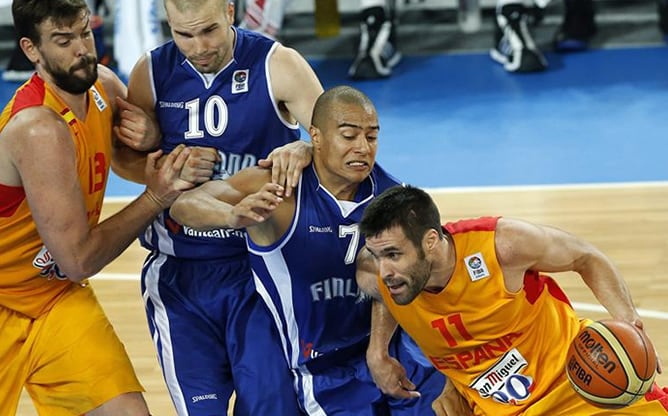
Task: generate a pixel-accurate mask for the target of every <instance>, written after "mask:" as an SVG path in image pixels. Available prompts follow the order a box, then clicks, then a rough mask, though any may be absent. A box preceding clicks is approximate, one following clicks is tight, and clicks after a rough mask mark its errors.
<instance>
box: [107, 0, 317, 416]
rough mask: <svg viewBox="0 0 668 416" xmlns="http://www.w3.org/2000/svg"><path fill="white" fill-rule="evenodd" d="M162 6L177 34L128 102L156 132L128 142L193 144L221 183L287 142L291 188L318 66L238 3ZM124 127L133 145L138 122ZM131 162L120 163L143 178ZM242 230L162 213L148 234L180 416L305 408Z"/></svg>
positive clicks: (153, 304)
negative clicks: (201, 225)
mask: <svg viewBox="0 0 668 416" xmlns="http://www.w3.org/2000/svg"><path fill="white" fill-rule="evenodd" d="M165 10H166V15H167V21H168V23H169V25H170V28H171V33H172V37H173V40H172V41H170V42H167V43H166V44H164V45H163V46H160V47H158V48H156V49H154V50H152V51H150V52H149V53H147V54H146V55H145V56H144V57H142V58H141V59H140V60H139V61H138V63H137V64H136V65H135V68H134V69H133V71H132V73H131V75H130V79H129V87H128V88H129V93H128V101H129V102H130V103H131V104H133V105H136V106H138V107H140V108H141V109H142V110H143V111H144V112H145V113H146V114H147V115H148V116H149V118H150V119H153V120H155V122H156V124H157V126H159V132H157V133H159V134H154V133H156V132H154V131H151V130H150V129H149V130H147V131H144V132H143V133H142V134H138V135H137V137H135V139H136V141H137V143H135V146H133V147H134V148H135V149H140V150H148V149H150V148H152V147H153V146H157V145H159V146H160V147H161V148H162V149H163V150H165V151H167V152H169V151H170V150H171V149H173V148H175V147H176V146H177V145H179V144H181V143H185V144H186V145H188V146H193V147H197V149H199V150H198V152H199V153H200V155H201V157H200V159H199V162H198V163H199V164H198V165H196V166H191V167H192V168H193V170H192V171H194V172H195V173H194V174H195V175H196V176H198V177H199V178H200V180H199V182H202V181H206V180H209V179H210V178H211V176H212V175H211V172H212V169H213V178H214V179H225V178H227V177H228V176H230V175H232V174H234V173H235V172H236V171H238V170H240V169H242V168H244V167H248V166H254V165H256V164H258V161H260V160H261V159H263V158H267V157H268V155H270V153H271V152H272V151H273V150H274V149H275V148H277V147H282V146H283V145H286V144H287V146H286V147H282V148H281V150H280V151H276V152H274V153H271V155H270V156H269V157H270V158H271V160H272V161H273V163H274V166H275V167H277V170H276V172H277V175H276V178H275V179H276V181H277V182H278V183H283V184H285V185H286V186H287V187H288V188H289V189H290V187H292V186H294V184H295V183H296V181H297V179H298V177H299V173H300V172H301V169H302V168H303V167H304V166H306V165H307V164H308V163H309V162H310V160H311V147H310V145H309V144H307V143H306V142H303V141H299V140H298V139H299V136H300V131H299V124H298V123H301V124H303V125H305V126H308V125H310V123H311V112H312V109H313V105H314V103H315V100H316V99H317V97H318V96H319V95H320V94H321V92H322V86H321V85H320V82H319V81H318V79H317V77H316V75H315V74H314V72H313V70H312V69H311V67H310V66H309V65H308V63H307V62H306V61H305V60H304V59H303V58H302V57H301V56H300V55H299V54H298V53H297V52H296V51H295V50H293V49H289V48H286V47H284V46H282V45H280V44H279V43H277V42H275V41H273V40H270V39H268V38H265V37H263V36H262V35H259V34H256V33H253V32H248V31H244V30H241V29H237V28H235V27H233V26H232V24H233V17H234V6H233V4H232V3H226V2H224V1H221V0H165ZM126 121H127V120H126ZM125 126H126V128H127V129H128V130H127V131H124V132H123V133H124V136H125V137H126V138H127V137H129V138H130V142H132V139H133V137H132V133H133V131H132V130H133V127H132V125H131V123H126V124H125ZM149 127H150V126H149ZM137 131H142V129H141V128H138V129H137ZM151 138H160V139H159V140H155V141H153V142H151V140H147V139H151ZM205 148H211V149H215V151H213V152H207V151H206V150H204V149H205ZM126 162H127V164H126V165H125V166H121V167H118V168H119V170H120V171H121V172H123V173H124V175H123V176H125V177H126V178H127V179H137V177H136V175H134V176H133V166H134V165H133V164H132V161H131V160H128V161H126ZM214 164H215V166H214ZM123 169H125V170H123ZM279 172H282V174H283V176H279V175H278V173H279ZM286 175H287V176H286ZM244 234H245V233H244V231H243V230H233V229H227V228H222V227H221V228H219V229H215V230H209V231H207V232H200V231H197V230H194V229H193V228H191V227H188V226H182V225H181V224H179V223H178V222H177V221H175V220H174V219H172V218H171V217H170V216H169V212H168V211H165V212H164V214H163V215H162V216H160V217H159V218H158V219H157V220H156V221H155V222H154V223H153V224H152V225H151V226H150V227H149V228H148V229H147V230H146V232H145V234H144V235H143V236H142V237H141V239H142V243H143V245H144V246H145V247H146V248H148V249H149V250H150V251H151V252H150V254H149V256H148V258H147V260H146V262H145V264H144V267H143V270H142V292H143V299H144V300H145V304H146V311H147V316H148V322H149V327H150V331H151V335H152V338H153V340H154V342H155V346H156V349H157V352H158V357H159V361H160V364H161V365H162V369H163V374H164V377H165V380H166V383H167V387H168V389H169V392H170V394H171V397H172V400H173V402H174V405H175V407H176V410H177V412H178V414H179V415H181V416H182V415H191V416H192V415H206V416H209V415H226V414H227V408H228V402H229V399H230V397H231V394H232V392H233V391H236V400H235V409H234V412H235V413H234V414H235V415H253V416H256V415H286V416H294V415H296V414H299V410H298V404H297V402H296V399H295V395H294V390H293V389H292V387H291V386H292V384H291V383H292V377H291V373H290V371H289V369H288V366H287V365H286V362H285V358H284V355H283V352H282V349H281V347H280V341H279V340H278V332H277V330H276V329H275V326H274V325H273V322H272V320H271V315H270V314H269V311H268V310H267V308H266V306H265V305H264V303H263V302H262V300H261V299H260V298H259V296H258V295H257V292H256V291H255V287H254V284H253V279H252V275H251V272H250V266H249V262H248V252H247V249H246V244H245V240H244Z"/></svg>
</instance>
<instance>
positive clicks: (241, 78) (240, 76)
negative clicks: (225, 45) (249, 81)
mask: <svg viewBox="0 0 668 416" xmlns="http://www.w3.org/2000/svg"><path fill="white" fill-rule="evenodd" d="M247 77H248V74H246V73H245V72H241V71H237V72H235V73H234V82H246V78H247Z"/></svg>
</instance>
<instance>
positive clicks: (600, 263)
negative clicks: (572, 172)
mask: <svg viewBox="0 0 668 416" xmlns="http://www.w3.org/2000/svg"><path fill="white" fill-rule="evenodd" d="M495 243H496V250H497V258H498V259H499V263H500V264H501V267H502V268H503V272H504V278H505V279H506V287H507V288H508V290H510V291H511V292H516V291H518V290H520V289H521V287H522V284H523V281H524V280H523V279H524V273H525V271H527V270H536V271H540V272H567V271H573V272H576V273H578V274H579V275H580V276H581V277H582V280H584V282H585V284H586V285H587V286H588V287H589V289H591V291H592V293H593V294H594V296H596V299H598V301H599V302H600V303H601V305H603V307H605V308H606V309H607V310H608V312H609V313H610V316H611V317H612V318H614V319H619V320H622V321H626V322H629V323H631V324H634V325H636V326H637V327H638V328H640V329H641V330H644V328H643V324H642V320H641V319H640V316H639V315H638V311H637V310H636V308H635V305H634V303H633V299H632V298H631V293H630V290H629V288H628V286H627V284H626V282H625V281H624V279H623V277H622V276H621V274H620V273H619V270H618V269H617V267H615V265H614V264H613V262H612V260H611V259H610V258H609V257H608V256H606V255H605V254H603V252H601V251H600V250H599V249H598V248H596V247H594V246H593V245H592V244H591V243H589V242H587V241H585V240H583V239H581V238H579V237H577V236H575V235H573V234H570V233H567V232H566V231H563V230H560V229H558V228H554V227H548V226H542V225H536V224H532V223H529V222H526V221H521V220H517V219H509V218H501V219H499V223H498V225H497V231H496V238H495ZM657 358H658V357H657ZM658 370H659V371H660V370H661V365H660V364H659V368H658Z"/></svg>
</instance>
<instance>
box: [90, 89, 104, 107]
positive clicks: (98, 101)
mask: <svg viewBox="0 0 668 416" xmlns="http://www.w3.org/2000/svg"><path fill="white" fill-rule="evenodd" d="M90 91H91V92H92V93H93V102H95V106H96V107H97V109H98V110H100V112H102V111H104V109H105V108H107V103H106V102H105V101H104V98H102V94H100V93H99V92H98V91H97V89H95V86H92V87H90Z"/></svg>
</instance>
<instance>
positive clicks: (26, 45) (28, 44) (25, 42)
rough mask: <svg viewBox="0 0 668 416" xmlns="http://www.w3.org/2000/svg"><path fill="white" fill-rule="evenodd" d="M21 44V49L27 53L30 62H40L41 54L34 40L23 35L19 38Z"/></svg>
mask: <svg viewBox="0 0 668 416" xmlns="http://www.w3.org/2000/svg"><path fill="white" fill-rule="evenodd" d="M19 46H20V47H21V50H22V51H23V53H24V54H25V55H26V57H28V59H29V60H30V62H32V63H33V64H38V63H39V58H40V54H39V51H38V50H37V46H36V45H35V44H34V43H33V41H32V40H30V39H28V38H26V37H23V38H21V39H20V40H19Z"/></svg>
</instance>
